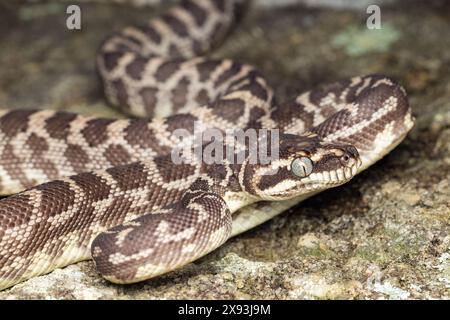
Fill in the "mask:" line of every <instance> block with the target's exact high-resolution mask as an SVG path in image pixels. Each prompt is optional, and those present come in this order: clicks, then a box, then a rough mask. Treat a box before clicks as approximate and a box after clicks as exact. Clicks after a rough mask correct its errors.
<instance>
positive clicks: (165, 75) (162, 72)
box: [155, 61, 181, 82]
mask: <svg viewBox="0 0 450 320" xmlns="http://www.w3.org/2000/svg"><path fill="white" fill-rule="evenodd" d="M180 64H181V62H180V61H166V62H164V63H162V64H161V65H160V66H159V67H158V70H156V72H155V78H156V80H158V81H161V82H164V81H166V80H167V79H169V78H170V77H171V76H172V75H173V74H174V73H175V72H176V71H177V70H178V69H179V67H180Z"/></svg>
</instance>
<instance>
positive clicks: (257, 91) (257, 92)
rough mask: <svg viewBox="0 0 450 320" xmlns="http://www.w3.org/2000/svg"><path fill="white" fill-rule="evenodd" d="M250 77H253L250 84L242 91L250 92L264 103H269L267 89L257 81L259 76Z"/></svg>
mask: <svg viewBox="0 0 450 320" xmlns="http://www.w3.org/2000/svg"><path fill="white" fill-rule="evenodd" d="M250 77H251V81H250V83H249V84H247V85H244V86H243V87H242V89H241V90H248V91H250V93H251V94H252V95H254V96H255V97H257V98H259V99H261V100H263V101H267V99H268V98H269V97H268V92H267V88H265V87H264V86H262V85H261V84H260V83H258V82H257V81H256V77H257V76H255V75H250Z"/></svg>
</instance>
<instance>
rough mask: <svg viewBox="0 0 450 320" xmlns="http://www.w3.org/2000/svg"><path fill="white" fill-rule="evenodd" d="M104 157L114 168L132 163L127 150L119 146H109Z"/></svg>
mask: <svg viewBox="0 0 450 320" xmlns="http://www.w3.org/2000/svg"><path fill="white" fill-rule="evenodd" d="M103 155H104V156H105V158H106V160H108V161H109V163H110V164H111V165H112V166H118V165H122V164H126V163H129V162H130V161H131V156H130V155H129V154H128V152H127V150H126V149H125V148H124V147H122V146H121V145H118V144H113V145H110V146H108V148H107V149H106V150H105V152H104V154H103Z"/></svg>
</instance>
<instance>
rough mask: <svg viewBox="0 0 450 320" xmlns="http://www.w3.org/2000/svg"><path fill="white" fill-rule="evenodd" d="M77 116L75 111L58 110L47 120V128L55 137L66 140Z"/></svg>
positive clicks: (51, 135)
mask: <svg viewBox="0 0 450 320" xmlns="http://www.w3.org/2000/svg"><path fill="white" fill-rule="evenodd" d="M76 118H77V115H76V114H74V113H67V112H58V113H55V114H54V115H53V116H51V117H50V118H48V119H47V120H45V127H44V128H45V130H46V131H47V133H48V134H49V136H50V137H51V138H53V139H59V140H66V139H67V137H68V136H69V134H70V124H71V123H72V121H74V120H75V119H76Z"/></svg>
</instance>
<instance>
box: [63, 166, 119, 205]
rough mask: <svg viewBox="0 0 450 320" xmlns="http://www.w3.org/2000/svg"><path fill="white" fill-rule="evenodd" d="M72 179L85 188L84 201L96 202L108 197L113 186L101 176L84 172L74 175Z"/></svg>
mask: <svg viewBox="0 0 450 320" xmlns="http://www.w3.org/2000/svg"><path fill="white" fill-rule="evenodd" d="M71 179H72V180H73V181H74V182H75V183H76V184H77V186H78V187H80V188H81V189H82V190H83V193H84V195H85V199H83V200H84V201H83V202H94V201H99V200H102V199H106V198H108V196H109V194H110V190H111V187H110V186H109V185H108V183H107V182H106V181H105V180H104V179H103V178H102V177H100V176H98V175H96V174H94V173H91V172H84V173H80V174H77V175H75V176H72V177H71Z"/></svg>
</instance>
